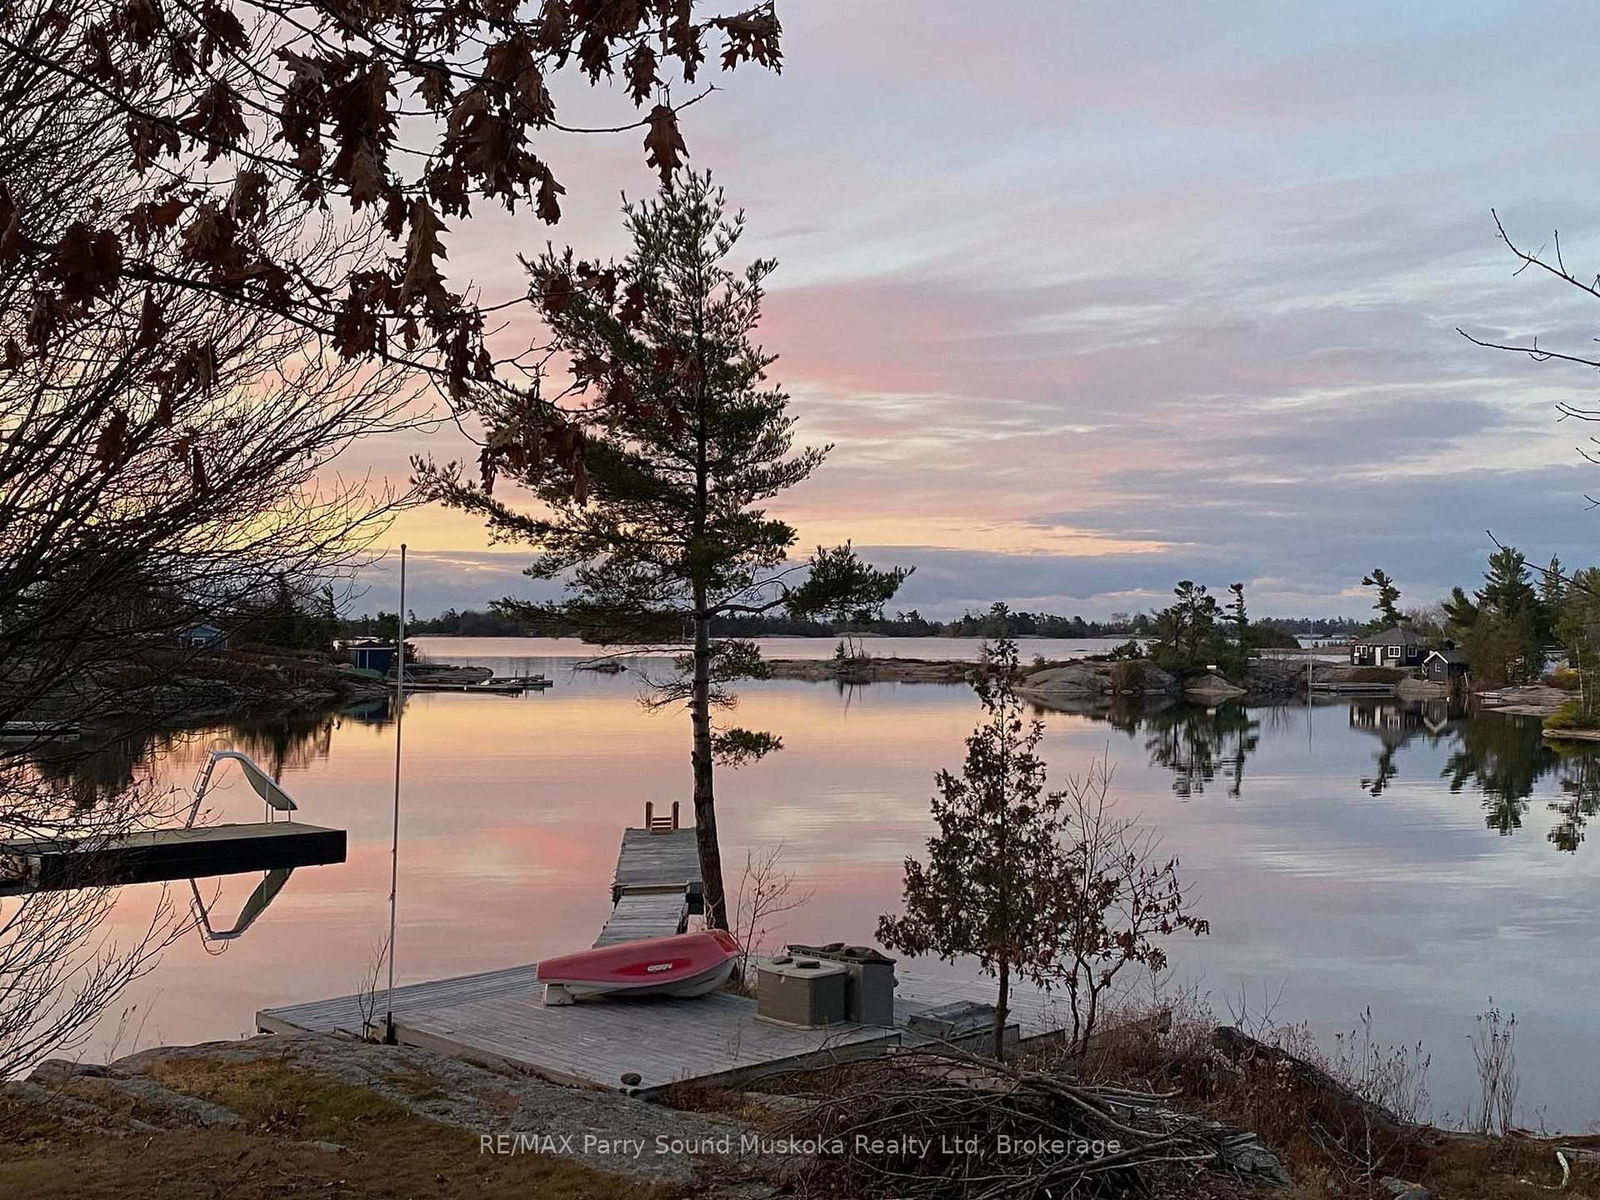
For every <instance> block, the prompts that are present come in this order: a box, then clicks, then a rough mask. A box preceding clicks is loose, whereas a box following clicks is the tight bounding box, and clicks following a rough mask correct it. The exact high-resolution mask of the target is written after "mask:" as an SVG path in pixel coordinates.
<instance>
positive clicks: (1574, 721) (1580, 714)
mask: <svg viewBox="0 0 1600 1200" xmlns="http://www.w3.org/2000/svg"><path fill="white" fill-rule="evenodd" d="M1544 727H1545V728H1546V729H1600V719H1597V718H1596V715H1595V714H1594V713H1586V712H1584V711H1583V704H1582V702H1581V701H1579V700H1578V699H1577V697H1573V698H1572V699H1571V700H1568V701H1567V702H1566V703H1565V704H1563V705H1562V706H1561V707H1560V708H1558V709H1556V711H1555V712H1553V713H1551V714H1550V715H1549V716H1548V717H1546V718H1545V719H1544Z"/></svg>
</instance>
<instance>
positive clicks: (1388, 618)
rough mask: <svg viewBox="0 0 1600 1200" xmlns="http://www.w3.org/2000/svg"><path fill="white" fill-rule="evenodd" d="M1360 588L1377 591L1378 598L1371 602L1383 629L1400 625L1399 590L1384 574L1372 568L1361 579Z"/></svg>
mask: <svg viewBox="0 0 1600 1200" xmlns="http://www.w3.org/2000/svg"><path fill="white" fill-rule="evenodd" d="M1361 586H1362V587H1370V588H1377V589H1378V598H1377V599H1376V600H1374V601H1373V603H1372V607H1373V608H1375V609H1377V611H1378V618H1379V620H1380V621H1381V622H1382V624H1383V626H1384V627H1385V628H1389V627H1391V626H1395V625H1398V624H1400V608H1399V603H1398V602H1399V600H1400V589H1399V588H1397V587H1396V586H1395V584H1394V580H1393V579H1391V578H1389V576H1388V574H1387V573H1386V572H1384V571H1382V570H1380V569H1378V568H1376V567H1374V568H1373V570H1372V572H1371V573H1370V574H1368V575H1363V576H1362V577H1361Z"/></svg>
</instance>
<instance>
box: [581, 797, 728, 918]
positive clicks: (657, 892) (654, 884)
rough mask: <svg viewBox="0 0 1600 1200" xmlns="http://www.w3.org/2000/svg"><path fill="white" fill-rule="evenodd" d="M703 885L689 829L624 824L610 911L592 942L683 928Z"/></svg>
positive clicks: (695, 907) (697, 851)
mask: <svg viewBox="0 0 1600 1200" xmlns="http://www.w3.org/2000/svg"><path fill="white" fill-rule="evenodd" d="M645 820H646V821H647V822H649V821H651V820H652V818H651V817H650V816H649V815H648V814H647V815H646V817H645ZM701 887H702V884H701V880H700V852H699V848H698V847H697V846H696V844H695V835H694V830H693V829H678V828H675V827H673V826H670V825H665V826H663V827H661V828H654V829H652V828H645V829H624V830H623V831H622V847H621V849H619V850H618V851H617V869H616V871H615V873H614V874H613V875H612V878H611V906H612V907H611V916H610V917H609V918H608V919H607V920H606V923H605V927H604V928H603V929H601V930H600V936H599V937H597V938H596V939H595V941H594V944H595V945H596V946H597V947H598V946H610V945H613V944H615V943H617V942H631V941H636V940H638V939H639V938H652V937H667V936H670V935H671V934H674V933H682V932H683V931H684V929H685V928H686V927H687V926H688V923H689V914H690V913H696V912H699V911H700V896H701Z"/></svg>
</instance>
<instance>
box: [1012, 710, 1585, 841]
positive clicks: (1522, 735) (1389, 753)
mask: <svg viewBox="0 0 1600 1200" xmlns="http://www.w3.org/2000/svg"><path fill="white" fill-rule="evenodd" d="M1338 706H1344V707H1345V708H1346V709H1347V712H1348V721H1347V723H1348V727H1349V728H1350V729H1351V730H1352V731H1354V732H1356V733H1359V734H1365V735H1368V736H1371V737H1373V738H1375V739H1376V740H1377V742H1378V748H1377V750H1376V751H1375V752H1374V754H1373V756H1372V760H1371V764H1370V766H1369V767H1368V768H1367V769H1365V770H1363V771H1362V772H1361V773H1360V774H1359V775H1357V776H1356V777H1355V783H1356V786H1357V787H1359V788H1360V789H1361V791H1363V792H1364V793H1366V794H1367V795H1368V796H1372V797H1382V796H1384V795H1385V793H1386V792H1388V791H1389V790H1390V789H1391V787H1392V786H1393V785H1394V784H1395V782H1396V780H1404V779H1405V778H1406V765H1407V760H1408V759H1411V760H1412V761H1411V779H1412V780H1419V779H1421V778H1433V777H1435V775H1437V778H1440V779H1443V780H1444V781H1445V782H1446V784H1447V785H1448V787H1449V790H1450V792H1451V793H1452V794H1460V793H1462V792H1469V793H1476V794H1477V795H1478V796H1479V797H1480V799H1481V802H1482V804H1483V807H1484V821H1485V824H1486V825H1487V827H1488V828H1490V829H1492V830H1494V831H1495V832H1497V833H1500V834H1502V835H1509V834H1512V833H1514V832H1516V831H1517V830H1519V829H1521V828H1522V822H1523V817H1524V815H1525V814H1526V812H1527V809H1528V805H1529V803H1530V802H1531V798H1532V797H1533V795H1534V793H1535V791H1536V790H1538V785H1539V783H1540V782H1541V781H1543V780H1551V781H1553V782H1554V783H1556V785H1557V786H1558V787H1559V789H1560V792H1561V797H1560V799H1558V800H1555V801H1548V802H1547V804H1548V807H1549V809H1550V810H1551V811H1552V812H1553V813H1554V814H1555V815H1556V817H1557V818H1558V821H1557V824H1556V825H1555V827H1554V828H1552V829H1551V830H1550V831H1549V834H1548V837H1549V841H1550V843H1551V845H1553V846H1554V847H1555V848H1556V849H1558V850H1562V851H1566V852H1569V853H1570V852H1572V851H1575V850H1577V848H1578V846H1579V845H1580V844H1581V843H1582V842H1583V838H1584V830H1585V827H1586V826H1587V824H1588V821H1589V819H1590V818H1592V817H1594V816H1595V815H1596V814H1597V813H1600V748H1597V747H1593V746H1587V745H1566V744H1561V745H1557V744H1552V743H1551V742H1550V741H1549V740H1547V739H1546V738H1545V737H1544V736H1543V731H1542V727H1541V723H1540V721H1539V720H1538V719H1537V718H1533V717H1519V716H1507V715H1504V714H1499V713H1486V712H1474V711H1472V710H1471V709H1470V708H1469V706H1468V704H1467V703H1466V701H1465V700H1464V699H1463V698H1461V697H1452V698H1450V699H1436V700H1395V699H1389V698H1372V697H1361V698H1357V699H1352V700H1341V701H1332V702H1324V703H1321V704H1319V705H1318V706H1317V707H1318V709H1324V708H1327V707H1338ZM1036 707H1038V709H1039V711H1040V712H1043V713H1048V712H1071V713H1073V714H1074V715H1076V716H1079V717H1087V718H1090V719H1092V720H1096V721H1103V722H1105V723H1106V724H1108V725H1110V726H1111V727H1112V728H1114V729H1117V730H1120V731H1122V732H1123V733H1125V734H1127V735H1128V737H1129V739H1130V740H1135V741H1142V742H1143V746H1144V749H1145V752H1146V754H1147V755H1148V757H1149V761H1150V765H1151V766H1153V767H1157V768H1160V769H1161V770H1162V771H1164V772H1166V773H1169V774H1170V776H1171V788H1172V792H1173V794H1174V795H1175V796H1177V797H1179V798H1180V799H1190V798H1193V797H1196V796H1201V795H1204V794H1205V792H1206V790H1207V788H1213V789H1215V788H1216V787H1217V786H1218V785H1219V784H1220V786H1221V789H1222V791H1223V793H1224V794H1225V795H1227V796H1228V797H1230V798H1235V799H1237V798H1242V797H1244V796H1245V795H1246V792H1247V785H1246V764H1247V763H1248V762H1249V760H1250V759H1251V757H1252V756H1254V755H1255V754H1256V753H1257V751H1259V750H1260V748H1261V746H1262V741H1263V735H1269V736H1270V737H1271V739H1272V740H1274V741H1279V740H1281V739H1283V738H1286V737H1288V736H1291V729H1290V727H1291V726H1295V725H1299V727H1300V728H1303V729H1305V731H1306V733H1307V735H1309V734H1310V722H1311V720H1312V710H1311V709H1310V708H1308V707H1307V706H1305V705H1295V704H1280V705H1265V706H1247V705H1243V704H1238V703H1228V704H1221V705H1215V706H1206V705H1196V704H1181V703H1172V702H1170V701H1163V702H1156V703H1151V704H1138V703H1132V704H1130V703H1127V702H1126V701H1119V703H1117V704H1114V705H1112V706H1110V707H1105V706H1094V705H1092V704H1089V703H1084V704H1082V705H1077V706H1071V705H1056V706H1042V705H1041V706H1036ZM1412 751H1414V752H1415V753H1414V755H1413V754H1412V753H1409V752H1412ZM1429 751H1431V753H1430V752H1429ZM1439 751H1443V752H1444V754H1445V758H1444V766H1443V768H1442V770H1436V769H1437V764H1438V758H1437V753H1438V752H1439ZM1421 772H1425V773H1426V774H1425V775H1424V774H1422V773H1421Z"/></svg>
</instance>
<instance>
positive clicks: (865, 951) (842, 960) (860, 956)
mask: <svg viewBox="0 0 1600 1200" xmlns="http://www.w3.org/2000/svg"><path fill="white" fill-rule="evenodd" d="M789 953H790V954H792V955H793V956H794V957H796V958H819V959H821V960H822V961H823V962H827V963H836V964H838V965H839V966H842V967H843V968H844V969H845V970H846V971H848V972H849V973H850V986H849V988H848V990H847V992H846V996H845V1004H846V1014H847V1015H848V1016H849V1018H850V1020H852V1021H859V1022H860V1023H861V1024H863V1025H883V1026H888V1027H892V1026H893V1025H894V959H892V958H890V957H889V956H888V955H886V954H883V953H882V952H880V951H878V950H874V949H873V948H872V947H871V946H846V945H845V944H844V943H843V942H830V943H829V944H828V945H826V946H802V945H798V944H794V943H791V944H790V946H789Z"/></svg>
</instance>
